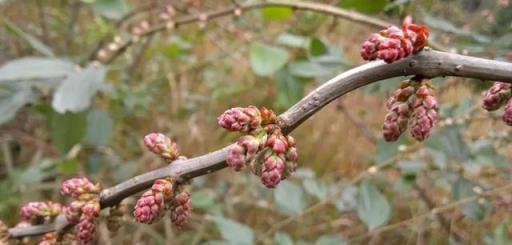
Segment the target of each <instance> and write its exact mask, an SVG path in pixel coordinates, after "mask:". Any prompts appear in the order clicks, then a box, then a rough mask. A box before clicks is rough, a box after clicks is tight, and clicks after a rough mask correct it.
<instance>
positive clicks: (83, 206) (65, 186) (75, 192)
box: [60, 177, 100, 244]
mask: <svg viewBox="0 0 512 245" xmlns="http://www.w3.org/2000/svg"><path fill="white" fill-rule="evenodd" d="M99 192H100V186H99V184H93V183H92V182H91V181H90V180H89V179H87V178H85V177H75V178H71V179H68V180H66V181H64V182H62V185H61V188H60V193H61V194H62V195H64V196H69V197H72V198H75V199H76V200H74V201H72V202H71V203H70V204H69V205H68V206H66V207H65V208H64V215H65V217H66V219H67V220H68V221H69V222H70V223H73V224H76V225H75V231H76V234H77V236H78V239H79V240H80V242H81V243H82V244H87V243H89V242H90V241H92V239H93V238H94V234H95V232H96V221H97V219H98V217H99V214H100V204H99Z"/></svg>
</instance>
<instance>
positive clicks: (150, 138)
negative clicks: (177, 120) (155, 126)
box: [144, 133, 179, 161]
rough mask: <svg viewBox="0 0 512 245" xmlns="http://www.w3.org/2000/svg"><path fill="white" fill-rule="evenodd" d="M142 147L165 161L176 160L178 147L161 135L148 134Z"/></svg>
mask: <svg viewBox="0 0 512 245" xmlns="http://www.w3.org/2000/svg"><path fill="white" fill-rule="evenodd" d="M144 146H145V147H146V148H147V149H148V150H150V151H151V152H153V153H155V154H157V155H158V156H160V157H161V158H163V159H164V160H166V161H173V160H176V158H178V156H179V151H178V146H177V145H176V143H175V142H173V141H172V140H171V139H170V138H169V137H167V136H165V135H164V134H161V133H150V134H148V135H146V136H145V137H144Z"/></svg>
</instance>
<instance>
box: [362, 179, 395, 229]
mask: <svg viewBox="0 0 512 245" xmlns="http://www.w3.org/2000/svg"><path fill="white" fill-rule="evenodd" d="M357 215H358V216H359V218H360V219H361V220H362V221H363V222H364V223H365V224H366V225H367V226H368V228H369V229H370V230H373V229H375V228H377V227H379V226H381V225H383V224H386V223H387V222H388V221H389V218H390V217H391V206H390V205H389V202H388V200H387V199H386V197H385V196H384V195H382V193H380V191H379V190H378V189H377V188H376V187H375V186H374V185H373V184H371V183H370V182H368V181H363V182H362V183H361V185H360V186H359V196H358V199H357Z"/></svg>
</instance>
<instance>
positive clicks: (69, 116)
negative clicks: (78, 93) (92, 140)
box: [50, 112, 86, 155]
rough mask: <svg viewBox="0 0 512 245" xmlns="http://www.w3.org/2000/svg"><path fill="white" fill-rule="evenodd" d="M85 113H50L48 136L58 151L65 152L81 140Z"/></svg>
mask: <svg viewBox="0 0 512 245" xmlns="http://www.w3.org/2000/svg"><path fill="white" fill-rule="evenodd" d="M85 126H86V114H85V112H81V113H70V112H68V113H65V114H60V113H55V112H54V113H52V114H51V117H50V138H51V140H52V143H53V145H55V147H57V149H58V151H59V153H61V154H62V155H63V154H66V153H67V152H68V151H69V149H71V147H72V146H73V145H75V144H77V143H79V142H81V141H82V139H83V137H84V134H85Z"/></svg>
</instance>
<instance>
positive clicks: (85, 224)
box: [75, 213, 97, 244]
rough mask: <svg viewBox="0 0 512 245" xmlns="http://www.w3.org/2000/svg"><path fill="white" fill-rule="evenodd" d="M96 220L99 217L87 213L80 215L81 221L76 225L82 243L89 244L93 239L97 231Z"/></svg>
mask: <svg viewBox="0 0 512 245" xmlns="http://www.w3.org/2000/svg"><path fill="white" fill-rule="evenodd" d="M96 220H97V217H95V216H91V215H87V214H85V213H84V214H82V215H81V216H80V221H79V222H78V224H77V225H76V226H75V230H76V233H77V235H78V239H79V240H80V243H82V244H88V243H89V242H90V241H92V239H93V238H94V234H95V233H96Z"/></svg>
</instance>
